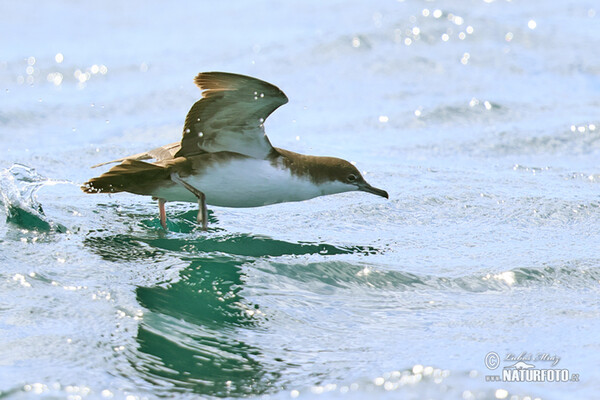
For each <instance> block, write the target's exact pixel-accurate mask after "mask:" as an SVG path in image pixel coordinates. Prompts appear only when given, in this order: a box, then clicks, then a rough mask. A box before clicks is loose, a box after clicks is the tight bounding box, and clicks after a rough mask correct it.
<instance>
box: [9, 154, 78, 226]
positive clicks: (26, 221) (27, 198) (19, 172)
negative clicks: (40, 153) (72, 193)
mask: <svg viewBox="0 0 600 400" xmlns="http://www.w3.org/2000/svg"><path fill="white" fill-rule="evenodd" d="M57 183H63V182H61V181H53V180H50V179H48V178H46V177H44V176H42V175H40V174H38V173H37V172H36V171H35V169H33V168H30V167H28V166H26V165H22V164H13V165H12V166H11V167H10V168H8V169H3V170H2V171H0V196H1V197H0V199H1V200H2V203H3V204H4V211H5V213H6V221H7V222H10V223H13V224H15V225H17V226H19V227H21V228H25V229H31V230H37V231H42V232H50V231H55V232H61V233H63V232H66V231H67V228H66V227H64V226H63V225H61V224H59V223H55V222H52V221H50V220H48V218H47V217H46V215H45V214H44V210H43V208H42V205H41V203H40V202H38V200H37V191H38V190H39V189H40V188H41V187H42V186H46V185H54V184H57Z"/></svg>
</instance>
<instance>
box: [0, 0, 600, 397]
mask: <svg viewBox="0 0 600 400" xmlns="http://www.w3.org/2000/svg"><path fill="white" fill-rule="evenodd" d="M3 11H4V12H3V13H0V35H1V37H3V38H5V39H4V40H3V42H2V52H1V53H0V86H1V87H0V89H1V93H0V137H1V139H2V142H3V145H4V151H3V152H2V153H1V155H0V193H1V198H0V200H1V202H2V205H3V207H0V214H2V216H0V221H2V222H0V243H1V251H0V261H1V263H0V265H1V266H2V267H1V268H0V339H1V340H0V398H7V399H18V398H68V399H78V398H86V399H96V398H98V399H101V398H115V399H121V398H123V399H125V398H126V399H128V400H131V399H136V398H140V399H141V398H157V397H169V398H190V399H191V398H198V397H206V398H211V397H214V398H240V397H248V398H260V399H263V398H264V399H288V398H306V399H338V398H340V399H364V398H369V399H379V398H386V399H397V398H407V399H425V398H432V399H446V398H462V399H503V398H507V399H513V400H516V399H521V400H525V399H535V398H542V399H562V398H567V397H572V398H589V399H592V398H595V397H596V396H597V393H598V390H599V389H600V384H599V383H598V382H599V381H600V373H599V372H598V370H597V366H598V365H599V362H600V356H599V355H600V334H599V333H598V332H600V311H599V310H600V307H599V306H600V301H599V300H598V298H599V293H600V258H599V256H598V248H599V246H598V244H599V241H598V231H599V228H600V199H599V191H598V188H599V186H598V183H599V182H600V170H599V164H598V159H599V157H598V156H599V155H600V118H599V117H598V109H599V106H600V100H599V99H600V54H599V53H598V51H597V49H598V48H600V28H599V26H600V25H599V19H598V18H600V15H597V13H598V12H600V9H599V7H598V6H597V5H596V4H595V3H594V2H593V1H578V2H543V3H542V2H518V1H491V0H490V1H475V0H473V1H459V2H451V1H409V0H406V1H376V2H360V1H343V2H331V3H328V4H322V3H321V2H316V1H315V2H286V3H276V2H267V1H257V2H252V3H242V2H233V3H224V4H221V5H215V4H198V3H196V2H181V3H177V4H175V5H169V6H167V5H166V4H165V3H163V2H158V1H152V2H141V1H139V2H138V1H135V2H128V3H125V4H122V3H121V2H116V1H106V2H101V3H94V4H85V5H83V4H78V3H73V2H68V1H57V2H53V3H48V4H46V3H37V2H18V3H16V2H15V3H14V4H13V3H11V4H8V3H7V4H5V5H4V7H3ZM6 38H11V39H10V40H8V39H6ZM210 70H224V71H231V72H237V73H243V74H248V75H252V76H256V77H259V78H261V79H265V80H267V81H269V82H272V83H274V84H276V85H277V86H279V87H280V88H281V89H282V90H283V91H284V92H285V93H286V94H287V95H288V97H289V98H290V102H289V104H287V105H285V106H284V107H282V108H281V109H280V110H277V112H276V113H274V114H273V115H272V116H271V117H270V118H269V120H268V121H267V124H266V129H267V133H268V134H269V138H270V140H271V142H272V143H273V144H274V145H275V146H278V147H283V148H286V149H290V150H293V151H297V152H302V153H308V154H317V155H332V156H338V157H343V158H345V159H348V160H351V161H355V162H356V163H357V166H358V168H359V169H360V170H361V171H364V174H365V177H366V179H367V180H368V181H369V182H370V183H371V184H373V185H374V186H377V187H381V188H383V189H386V190H387V191H388V192H389V194H390V199H389V200H385V199H382V198H379V197H375V196H372V195H368V194H364V193H346V194H340V195H334V196H328V197H322V198H317V199H313V200H310V201H306V202H301V203H288V204H281V205H274V206H268V207H262V208H256V209H227V208H218V207H213V208H211V209H210V210H209V218H210V224H209V231H208V232H207V233H205V232H202V231H200V230H199V229H198V227H197V226H196V224H195V217H196V211H197V210H196V206H195V205H193V204H168V205H167V214H168V218H169V222H168V224H169V226H168V227H169V231H168V232H165V231H163V230H162V229H161V228H160V223H159V221H158V207H157V206H156V202H153V201H152V200H151V199H149V198H144V197H139V196H134V195H129V194H118V195H113V196H108V195H86V194H84V193H83V192H81V191H80V189H79V185H80V184H81V183H82V182H84V181H85V180H87V179H89V178H90V177H92V176H95V175H97V174H98V173H99V172H100V171H98V170H91V169H89V166H91V165H94V164H97V163H100V162H103V161H107V160H110V159H114V158H119V157H122V156H124V155H128V154H133V153H137V152H140V151H144V150H147V149H150V148H153V147H155V146H157V145H161V144H166V143H170V142H173V141H175V140H176V139H177V138H179V137H180V134H181V127H182V124H183V119H184V117H185V114H186V112H187V110H188V109H189V107H190V106H191V104H192V103H193V102H194V101H195V100H197V98H198V96H199V92H198V90H197V88H195V87H194V85H193V83H192V79H193V77H194V76H195V75H196V74H197V73H198V72H200V71H210ZM490 352H496V353H497V354H498V355H500V357H501V358H502V360H501V363H500V364H501V368H500V369H496V370H491V369H488V368H487V367H486V364H485V363H484V360H485V359H486V355H487V354H488V353H490ZM521 353H525V354H526V355H527V354H532V357H533V359H529V360H527V362H528V363H530V364H534V365H535V367H536V368H538V369H539V368H559V369H568V370H569V373H570V374H571V375H577V377H578V381H573V382H518V383H517V382H490V381H489V380H486V376H494V375H501V371H502V369H503V368H504V367H508V366H510V365H512V364H514V361H511V360H507V359H506V358H507V356H508V355H509V354H514V355H517V356H518V355H520V354H521ZM538 354H547V355H548V356H549V357H554V356H556V357H560V360H559V362H558V363H557V364H556V365H552V363H550V362H549V361H544V360H535V357H536V356H537V355H538ZM525 358H526V359H527V356H525Z"/></svg>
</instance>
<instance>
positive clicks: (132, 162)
mask: <svg viewBox="0 0 600 400" xmlns="http://www.w3.org/2000/svg"><path fill="white" fill-rule="evenodd" d="M194 82H195V83H196V85H197V86H198V87H199V88H200V90H202V98H201V99H200V100H199V101H197V102H196V103H195V104H194V105H193V106H192V108H191V109H190V111H189V112H188V114H187V117H186V119H185V125H184V128H183V138H182V139H181V142H176V143H171V144H169V145H165V146H161V147H158V148H156V149H153V150H150V151H148V152H145V153H140V154H135V155H132V156H129V157H124V158H121V159H118V160H113V161H109V162H106V163H102V164H98V165H95V166H94V167H98V166H101V165H105V164H110V163H116V162H118V163H120V164H118V165H116V166H114V167H112V168H111V169H110V170H109V171H108V172H106V173H104V174H102V175H100V176H99V177H97V178H92V179H90V180H89V181H88V182H86V183H84V184H83V186H82V189H83V191H85V192H86V193H116V192H129V193H135V194H139V195H146V196H152V197H153V198H154V199H157V200H158V205H159V215H160V223H161V225H162V226H163V228H165V229H166V227H167V224H166V213H165V203H166V202H167V201H185V202H193V203H195V202H198V204H199V206H200V207H199V208H200V209H199V211H198V219H197V220H198V223H201V224H202V229H203V230H206V228H207V222H208V217H207V208H206V206H207V204H208V205H214V206H221V207H259V206H264V205H269V204H275V203H283V202H289V201H302V200H307V199H311V198H314V197H317V196H324V195H329V194H335V193H342V192H349V191H356V190H360V191H363V192H368V193H372V194H375V195H378V196H382V197H385V198H388V194H387V192H386V191H385V190H382V189H377V188H375V187H373V186H371V185H369V184H368V183H367V182H366V181H365V179H364V178H363V176H362V175H361V174H360V172H359V171H358V169H357V168H356V167H355V166H354V165H352V164H351V163H349V162H348V161H346V160H342V159H340V158H335V157H320V156H309V155H303V154H298V153H294V152H292V151H289V150H284V149H280V148H277V147H273V146H272V145H271V142H270V141H269V138H268V137H267V135H266V134H265V130H264V121H265V119H266V118H267V117H268V116H269V115H270V114H271V113H272V112H273V111H275V110H276V109H277V108H278V107H279V106H281V105H283V104H285V103H287V102H288V98H287V96H286V95H285V94H284V93H283V92H282V91H281V90H280V89H279V88H278V87H276V86H274V85H272V84H270V83H267V82H264V81H261V80H259V79H256V78H252V77H249V76H244V75H238V74H232V73H226V72H202V73H200V74H198V75H197V76H196V78H195V79H194ZM151 159H154V160H156V161H155V162H152V163H150V162H145V161H143V160H151Z"/></svg>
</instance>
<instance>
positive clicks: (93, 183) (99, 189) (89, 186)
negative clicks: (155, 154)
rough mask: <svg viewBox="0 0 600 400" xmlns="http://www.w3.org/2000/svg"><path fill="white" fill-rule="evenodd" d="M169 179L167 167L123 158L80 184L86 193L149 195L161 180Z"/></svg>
mask: <svg viewBox="0 0 600 400" xmlns="http://www.w3.org/2000/svg"><path fill="white" fill-rule="evenodd" d="M166 179H170V172H169V169H168V168H165V167H161V166H159V165H155V164H149V163H146V162H143V161H137V160H125V161H123V162H122V163H121V164H119V165H116V166H114V167H112V168H111V169H110V170H108V172H105V173H104V174H102V175H100V176H99V177H97V178H92V179H90V180H89V181H87V182H86V183H84V184H83V185H82V186H81V190H83V191H84V192H86V193H117V192H130V193H135V194H143V195H150V194H151V193H152V189H153V188H154V187H156V185H158V184H160V183H161V182H162V181H164V180H166Z"/></svg>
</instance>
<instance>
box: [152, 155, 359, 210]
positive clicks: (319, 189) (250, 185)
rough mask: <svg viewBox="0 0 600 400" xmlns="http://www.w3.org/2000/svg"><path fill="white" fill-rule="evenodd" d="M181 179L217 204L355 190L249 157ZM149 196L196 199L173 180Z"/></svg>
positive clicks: (284, 199)
mask: <svg viewBox="0 0 600 400" xmlns="http://www.w3.org/2000/svg"><path fill="white" fill-rule="evenodd" d="M182 179H183V180H185V181H186V182H187V183H189V184H190V185H192V186H193V187H195V188H197V189H198V190H200V191H201V192H203V193H204V194H205V195H206V202H207V204H209V205H214V206H220V207H259V206H265V205H268V204H275V203H282V202H289V201H301V200H307V199H311V198H313V197H317V196H322V195H326V194H333V193H341V192H346V191H350V190H356V187H354V186H351V185H346V184H344V183H341V182H337V181H336V182H328V183H324V184H319V185H317V184H314V183H313V182H311V181H310V179H307V178H304V177H297V176H294V175H292V174H291V172H290V171H289V170H288V169H286V168H284V167H282V166H274V165H272V163H271V162H270V161H267V160H259V159H253V158H252V159H234V160H231V161H230V162H227V163H216V164H215V165H214V167H209V168H206V169H204V170H203V171H202V173H201V174H199V175H191V176H187V177H182ZM153 196H155V197H159V198H163V199H165V200H167V201H187V202H194V203H195V202H197V201H198V199H197V198H196V197H195V196H194V195H193V194H192V193H191V192H190V191H188V190H187V189H185V188H184V187H183V186H181V185H178V184H175V183H174V184H173V185H172V186H170V187H164V188H161V189H159V190H158V191H157V192H156V193H153Z"/></svg>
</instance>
